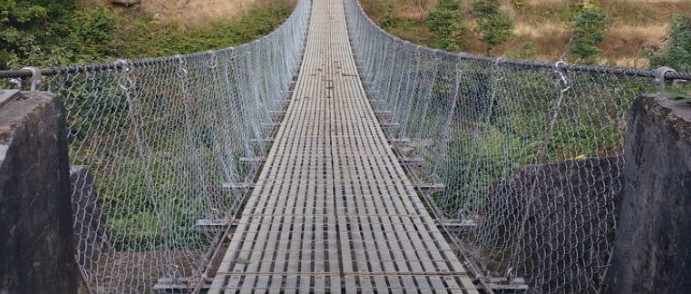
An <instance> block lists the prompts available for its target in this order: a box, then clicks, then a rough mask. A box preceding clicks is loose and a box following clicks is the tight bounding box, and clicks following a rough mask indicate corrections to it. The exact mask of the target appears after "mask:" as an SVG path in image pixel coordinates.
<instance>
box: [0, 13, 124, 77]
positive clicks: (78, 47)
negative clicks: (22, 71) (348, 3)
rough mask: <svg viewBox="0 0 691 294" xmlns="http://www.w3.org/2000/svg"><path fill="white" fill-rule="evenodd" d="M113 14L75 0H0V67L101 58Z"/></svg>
mask: <svg viewBox="0 0 691 294" xmlns="http://www.w3.org/2000/svg"><path fill="white" fill-rule="evenodd" d="M115 18H116V15H115V14H113V13H112V12H111V11H109V10H108V9H107V8H105V7H104V6H96V7H77V5H76V4H75V1H74V0H65V1H51V0H22V1H17V0H0V69H9V68H17V67H20V66H24V65H33V66H51V65H59V64H68V63H75V62H87V61H94V60H98V59H103V57H104V55H105V54H106V53H107V52H109V51H110V46H109V43H110V39H111V35H112V33H113V31H114V30H115V27H116V21H115Z"/></svg>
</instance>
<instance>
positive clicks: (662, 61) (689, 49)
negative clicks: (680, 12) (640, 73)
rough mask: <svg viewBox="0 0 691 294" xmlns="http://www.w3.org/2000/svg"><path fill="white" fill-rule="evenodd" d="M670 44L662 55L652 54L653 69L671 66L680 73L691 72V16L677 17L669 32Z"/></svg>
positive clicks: (650, 55) (651, 63)
mask: <svg viewBox="0 0 691 294" xmlns="http://www.w3.org/2000/svg"><path fill="white" fill-rule="evenodd" d="M667 39H668V40H669V43H668V44H667V46H666V48H665V50H664V51H663V52H662V53H660V54H656V55H653V54H650V53H648V56H649V58H650V65H651V66H653V67H659V66H669V67H672V68H674V69H675V70H677V71H680V72H691V16H675V17H673V18H672V26H671V28H670V30H669V33H668V37H667Z"/></svg>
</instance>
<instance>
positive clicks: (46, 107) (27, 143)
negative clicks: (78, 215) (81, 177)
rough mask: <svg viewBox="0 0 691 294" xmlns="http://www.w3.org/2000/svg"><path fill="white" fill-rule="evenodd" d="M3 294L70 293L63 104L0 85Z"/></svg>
mask: <svg viewBox="0 0 691 294" xmlns="http://www.w3.org/2000/svg"><path fill="white" fill-rule="evenodd" d="M0 96H4V98H6V99H4V100H3V101H0V293H74V292H76V284H77V277H78V271H77V266H76V263H75V260H74V243H73V238H72V210H71V207H70V178H69V168H68V156H67V142H66V138H67V135H66V129H65V109H64V108H63V106H62V103H61V102H60V101H59V100H58V99H57V98H56V97H55V96H54V95H53V94H49V93H43V92H31V93H27V92H22V93H17V94H15V95H12V96H10V95H9V93H8V91H6V90H0Z"/></svg>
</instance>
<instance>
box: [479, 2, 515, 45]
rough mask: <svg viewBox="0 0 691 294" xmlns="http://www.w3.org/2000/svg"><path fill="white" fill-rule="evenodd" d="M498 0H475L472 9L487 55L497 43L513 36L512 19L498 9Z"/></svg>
mask: <svg viewBox="0 0 691 294" xmlns="http://www.w3.org/2000/svg"><path fill="white" fill-rule="evenodd" d="M500 4H501V3H500V1H499V0H475V2H473V11H474V14H475V16H476V17H477V19H478V25H479V28H480V31H481V32H482V39H483V40H484V41H485V42H486V43H487V54H488V55H489V54H490V53H491V51H492V49H494V47H496V46H497V45H499V44H502V43H504V42H506V41H509V40H511V39H512V38H513V21H512V20H511V17H510V16H509V15H508V14H507V13H506V12H504V11H502V10H501V9H500Z"/></svg>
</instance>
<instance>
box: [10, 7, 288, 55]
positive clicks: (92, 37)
mask: <svg viewBox="0 0 691 294" xmlns="http://www.w3.org/2000/svg"><path fill="white" fill-rule="evenodd" d="M290 11H291V6H290V5H289V4H288V3H287V2H285V1H282V2H280V3H275V4H271V5H267V6H259V7H258V8H255V9H252V10H250V12H249V13H248V14H247V15H246V16H245V17H243V19H242V20H241V21H230V20H228V21H222V22H220V23H216V24H214V26H212V27H202V28H192V29H189V30H184V31H183V30H181V29H180V27H179V26H178V25H177V24H175V23H160V22H158V21H155V20H153V19H149V18H147V17H141V16H135V15H128V14H127V12H116V11H113V10H111V9H109V8H108V7H106V6H104V5H96V6H79V7H78V6H77V5H76V4H75V0H67V1H59V2H57V1H49V0H23V1H16V0H0V69H11V68H20V67H23V66H28V65H31V66H39V67H46V66H57V65H64V64H74V63H90V62H98V61H104V60H112V59H115V58H123V57H125V58H141V57H150V56H163V55H173V54H185V53H191V52H196V51H205V50H209V49H220V48H224V47H228V46H232V45H237V44H241V43H245V42H249V41H251V40H253V39H256V38H258V37H261V36H262V35H265V34H267V33H269V32H271V31H272V30H273V29H274V28H276V27H277V26H278V25H280V24H281V23H282V22H283V21H284V20H285V19H286V18H287V17H288V15H289V14H290Z"/></svg>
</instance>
